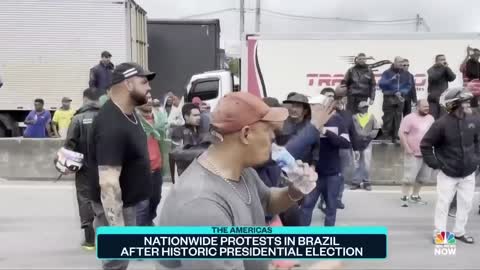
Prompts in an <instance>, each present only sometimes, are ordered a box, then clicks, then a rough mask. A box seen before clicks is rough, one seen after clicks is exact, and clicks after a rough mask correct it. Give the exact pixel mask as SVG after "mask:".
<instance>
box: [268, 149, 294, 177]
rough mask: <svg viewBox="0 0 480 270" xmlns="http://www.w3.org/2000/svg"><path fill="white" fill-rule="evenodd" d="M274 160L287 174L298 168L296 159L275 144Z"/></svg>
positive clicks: (273, 150)
mask: <svg viewBox="0 0 480 270" xmlns="http://www.w3.org/2000/svg"><path fill="white" fill-rule="evenodd" d="M272 160H273V161H275V162H276V163H277V165H278V166H279V167H280V168H282V170H284V171H285V172H287V171H293V170H294V169H295V168H296V166H297V162H296V161H295V158H294V157H293V156H292V155H291V154H290V153H289V152H288V150H287V149H286V148H285V147H282V146H278V145H277V144H275V143H274V144H272Z"/></svg>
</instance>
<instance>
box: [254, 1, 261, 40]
mask: <svg viewBox="0 0 480 270" xmlns="http://www.w3.org/2000/svg"><path fill="white" fill-rule="evenodd" d="M260 1H261V0H257V6H256V8H255V32H256V33H259V32H260Z"/></svg>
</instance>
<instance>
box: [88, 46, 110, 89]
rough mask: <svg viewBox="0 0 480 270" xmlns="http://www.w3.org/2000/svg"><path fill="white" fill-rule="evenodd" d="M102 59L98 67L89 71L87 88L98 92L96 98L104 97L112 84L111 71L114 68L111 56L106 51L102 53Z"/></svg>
mask: <svg viewBox="0 0 480 270" xmlns="http://www.w3.org/2000/svg"><path fill="white" fill-rule="evenodd" d="M101 57H102V59H101V60H100V63H98V65H96V66H94V67H93V68H91V69H90V81H89V83H88V84H89V86H90V87H93V88H96V89H97V90H98V96H101V95H105V93H106V91H107V89H108V88H109V87H110V85H111V84H112V71H113V68H114V65H113V63H112V62H111V60H110V59H111V58H112V54H111V53H109V52H108V51H103V52H102V54H101Z"/></svg>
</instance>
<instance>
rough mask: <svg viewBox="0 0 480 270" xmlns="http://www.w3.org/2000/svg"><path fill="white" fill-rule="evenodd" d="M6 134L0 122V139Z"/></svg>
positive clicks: (5, 129)
mask: <svg viewBox="0 0 480 270" xmlns="http://www.w3.org/2000/svg"><path fill="white" fill-rule="evenodd" d="M7 133H8V132H7V128H6V127H5V125H4V124H3V123H2V122H0V138H4V137H7Z"/></svg>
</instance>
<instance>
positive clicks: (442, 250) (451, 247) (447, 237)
mask: <svg viewBox="0 0 480 270" xmlns="http://www.w3.org/2000/svg"><path fill="white" fill-rule="evenodd" d="M456 244H457V240H456V239H455V234H453V233H451V232H439V233H437V235H436V236H435V256H449V255H455V253H456V251H457V246H456Z"/></svg>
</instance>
